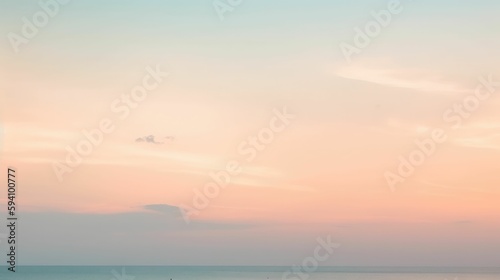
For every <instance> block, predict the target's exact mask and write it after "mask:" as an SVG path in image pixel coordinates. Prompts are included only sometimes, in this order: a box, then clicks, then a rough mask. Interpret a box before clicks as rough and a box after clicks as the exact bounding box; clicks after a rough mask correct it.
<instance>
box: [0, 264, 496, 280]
mask: <svg viewBox="0 0 500 280" xmlns="http://www.w3.org/2000/svg"><path fill="white" fill-rule="evenodd" d="M0 268H1V270H0V279H2V280H3V279H5V280H10V279H12V280H165V279H166V280H170V279H172V280H195V279H196V280H222V279H228V280H229V279H231V280H257V279H259V280H260V279H262V280H500V269H498V268H436V267H433V268H402V267H395V268H389V267H383V268H382V267H319V268H316V269H310V272H306V271H304V270H301V271H300V272H298V273H294V272H293V270H292V269H291V267H278V266H20V267H16V272H11V271H8V270H7V267H0ZM287 272H288V273H287Z"/></svg>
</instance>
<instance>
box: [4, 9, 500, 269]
mask: <svg viewBox="0 0 500 280" xmlns="http://www.w3.org/2000/svg"><path fill="white" fill-rule="evenodd" d="M388 2H390V1H385V0H363V1H331V0H330V1H327V0H309V1H298V0H287V1H285V0H274V1H269V0H252V1H243V2H242V4H241V5H238V6H236V7H234V8H233V10H232V11H231V12H227V13H225V14H224V19H223V20H221V19H220V18H219V16H218V14H217V12H216V10H215V8H214V6H213V3H212V1H211V0H204V1H200V0H198V1H195V0H192V1H181V0H175V1H174V0H168V1H159V0H148V1H123V0H120V1H118V0H113V1H111V0H110V1H97V0H91V1H83V0H73V1H69V3H68V4H66V5H61V6H60V10H59V11H58V12H57V14H56V15H55V16H54V17H52V18H50V21H49V23H48V24H47V25H46V26H44V27H43V28H40V29H39V31H38V32H37V34H36V36H34V37H33V38H30V39H29V42H28V43H26V44H23V45H21V46H20V47H19V52H17V53H16V52H14V49H13V47H12V45H11V43H10V41H9V39H8V34H9V33H10V32H14V33H17V34H21V28H22V26H23V17H27V18H28V19H31V18H32V16H33V14H35V13H36V12H38V11H40V10H41V8H40V6H39V5H38V4H37V3H38V2H37V1H28V0H16V1H2V2H1V4H0V18H1V25H0V34H2V36H3V39H2V40H1V41H0V61H1V67H0V71H1V73H0V98H1V100H0V110H1V116H0V118H1V126H0V127H1V129H2V138H3V139H2V142H1V148H2V153H1V157H0V164H1V166H2V171H1V172H0V173H1V176H2V182H5V175H6V174H4V173H6V172H5V170H6V167H7V166H14V167H15V168H16V169H17V170H18V176H19V178H18V180H19V190H18V203H19V210H18V211H19V216H20V223H21V224H20V227H19V240H20V243H21V245H20V246H19V255H20V256H21V257H20V260H21V262H22V264H110V265H114V264H122V265H126V264H136V265H140V264H145V265H156V264H158V265H285V266H289V265H293V264H297V263H299V262H300V261H301V260H302V259H303V258H304V257H307V256H309V255H311V254H312V251H313V249H314V247H315V244H316V243H315V242H316V238H317V237H324V236H327V235H331V237H332V239H333V240H335V241H336V242H338V243H340V244H341V247H339V248H338V249H336V252H335V253H334V254H333V255H332V257H331V258H330V259H329V260H328V261H326V262H324V263H322V265H355V266H364V265H367V266H377V265H381V266H413V265H415V266H424V265H433V266H498V264H499V261H500V203H498V201H499V200H500V172H498V167H499V166H500V113H499V112H500V111H499V108H500V96H498V95H500V90H499V89H498V88H500V85H498V82H496V84H497V89H496V91H495V89H493V91H492V92H491V93H492V94H491V96H490V97H489V98H487V99H485V100H482V101H480V104H479V106H478V108H477V109H475V110H474V111H473V112H470V116H468V117H467V118H462V119H460V121H461V123H460V124H459V125H458V124H457V123H456V122H455V121H453V122H451V121H450V119H446V118H444V117H443V115H444V114H445V112H447V110H449V109H450V108H451V109H453V108H454V107H453V106H454V104H462V103H463V101H464V100H466V99H465V98H466V97H467V96H470V95H471V94H474V91H475V89H476V87H477V86H478V85H479V84H480V82H479V79H480V77H490V78H491V79H492V80H493V81H500V71H499V69H500V68H499V65H500V55H499V50H500V36H498V35H499V32H500V17H499V16H498V12H499V11H500V2H499V1H494V0H477V1H462V0H460V1H452V0H442V1H430V0H419V1H409V0H407V1H406V0H401V3H400V5H401V7H402V9H403V10H402V11H401V12H400V13H399V14H397V15H392V19H391V22H390V24H388V25H387V27H383V28H382V29H381V31H380V33H379V34H377V35H376V36H375V37H374V38H372V39H371V41H370V43H369V44H368V46H366V47H364V48H362V49H361V50H360V52H359V53H358V54H355V55H353V56H352V57H351V61H350V62H349V61H347V60H346V59H345V57H344V55H343V53H342V51H341V49H340V47H339V46H340V44H341V43H343V42H344V43H349V44H354V37H355V35H356V32H355V28H356V27H359V28H364V26H365V25H366V24H367V23H368V22H370V21H372V20H373V17H372V15H371V12H372V11H375V12H378V11H380V10H382V9H387V5H388ZM437 2H438V3H437ZM157 65H159V67H160V68H161V70H162V71H165V72H168V73H169V76H168V77H166V78H164V79H163V81H162V82H161V83H160V84H159V85H158V87H157V88H156V89H154V90H152V91H151V92H149V94H148V95H147V98H145V99H144V100H143V101H142V102H140V103H139V104H138V105H137V107H136V108H134V109H132V110H131V111H130V114H129V115H128V116H127V117H126V118H123V119H121V118H120V117H119V115H118V114H116V113H115V112H113V110H112V108H111V107H112V104H113V102H114V101H115V100H117V98H118V99H119V98H120V97H121V96H122V95H123V94H126V95H127V94H130V92H131V89H132V88H134V87H136V86H138V85H140V84H141V81H142V79H143V77H144V76H145V75H146V74H147V73H148V72H147V70H146V68H147V67H152V68H155V67H156V66H157ZM483 89H484V88H483ZM283 108H286V110H287V111H288V112H289V113H291V114H293V115H294V119H293V120H292V121H291V122H290V124H289V125H288V126H286V128H285V129H284V130H283V131H281V132H279V133H276V134H275V135H274V138H273V140H272V141H271V142H270V143H269V144H266V145H265V148H264V149H263V150H262V151H258V152H257V154H256V157H255V159H252V160H247V156H246V155H242V154H241V153H240V152H239V151H238V147H239V145H240V144H241V143H242V142H243V141H248V140H247V139H248V137H252V136H254V135H257V134H258V133H259V132H260V131H262V129H265V128H267V127H268V125H269V122H270V120H271V119H272V118H273V116H274V115H275V113H274V112H273V110H279V111H281V110H283ZM454 116H455V117H456V116H457V114H455V115H454ZM448 117H451V115H450V116H448ZM106 118H107V119H110V120H111V121H112V122H113V124H114V125H115V130H114V131H113V132H112V133H109V134H106V135H105V136H104V141H103V143H102V144H101V145H98V146H97V147H95V149H94V150H93V151H92V153H91V154H90V155H88V156H85V157H84V160H83V163H82V164H81V165H79V166H77V167H75V168H73V172H70V173H65V174H64V180H63V181H59V180H58V178H57V176H56V174H55V172H54V167H53V165H54V162H60V163H64V162H65V157H66V155H67V151H66V148H67V147H68V146H69V147H75V146H76V145H77V143H79V142H80V141H82V139H85V136H84V135H83V134H82V131H83V130H87V131H88V130H92V129H95V128H97V127H99V123H100V122H101V121H102V120H103V119H106ZM454 120H456V119H454ZM453 125H456V126H453ZM434 129H443V131H445V133H446V135H447V140H446V141H445V142H444V143H440V144H437V145H436V150H435V153H434V154H433V155H432V156H430V157H429V158H427V159H426V160H425V162H424V164H422V165H421V166H418V167H416V168H415V171H414V173H413V174H412V175H411V176H410V177H408V178H407V179H406V180H405V181H404V182H402V183H400V184H398V185H397V186H396V187H395V191H391V188H390V187H389V186H388V183H387V181H386V178H385V177H384V174H386V172H394V173H396V174H397V169H398V165H399V159H398V158H399V157H400V156H403V157H406V158H407V157H408V155H409V154H410V153H411V152H412V151H414V150H415V149H416V145H415V143H414V142H415V140H416V139H418V140H420V141H421V140H422V139H426V138H429V137H430V135H431V133H432V131H433V130H434ZM149 135H153V136H154V139H155V140H154V141H156V142H163V143H162V144H159V143H151V142H152V141H146V139H145V138H144V137H147V136H149ZM139 138H141V139H143V140H142V141H138V139H139ZM148 139H149V140H151V139H153V138H148ZM230 160H236V161H238V162H239V163H241V168H242V172H241V174H239V175H237V176H233V177H232V178H231V183H230V184H229V185H228V186H227V187H226V188H224V189H222V190H221V191H220V193H219V195H218V196H216V197H215V198H213V199H211V200H210V205H209V206H208V207H207V208H206V209H203V210H201V211H200V213H199V215H193V216H191V218H192V222H191V223H190V224H186V223H185V222H184V219H183V218H182V216H181V211H180V210H179V207H181V206H182V205H191V204H192V199H193V196H194V195H195V191H194V190H196V189H197V190H202V189H203V187H204V185H205V184H206V183H208V182H211V180H212V179H211V177H210V175H209V174H210V173H211V172H218V171H220V170H224V169H225V166H226V163H227V162H228V161H230ZM5 194H6V191H5V190H4V188H2V192H1V195H0V198H1V200H0V202H1V205H0V206H1V208H2V212H1V213H2V215H3V216H1V218H2V220H5V219H4V217H5V209H6V201H7V200H6V197H5ZM4 231H5V228H3V229H2V230H0V234H2V233H4ZM0 249H1V250H0V251H1V252H4V251H5V250H4V249H6V243H5V242H1V243H0ZM3 258H5V256H4V254H2V260H3Z"/></svg>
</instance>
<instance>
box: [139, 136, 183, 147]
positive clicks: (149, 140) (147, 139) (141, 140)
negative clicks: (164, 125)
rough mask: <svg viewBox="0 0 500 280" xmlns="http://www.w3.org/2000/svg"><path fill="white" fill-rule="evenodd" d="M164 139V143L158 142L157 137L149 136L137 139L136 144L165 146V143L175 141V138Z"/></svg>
mask: <svg viewBox="0 0 500 280" xmlns="http://www.w3.org/2000/svg"><path fill="white" fill-rule="evenodd" d="M163 139H164V141H163V142H160V141H156V136H154V135H148V136H144V137H139V138H137V139H135V142H136V143H151V144H157V145H159V144H165V141H174V140H175V137H174V136H167V137H163Z"/></svg>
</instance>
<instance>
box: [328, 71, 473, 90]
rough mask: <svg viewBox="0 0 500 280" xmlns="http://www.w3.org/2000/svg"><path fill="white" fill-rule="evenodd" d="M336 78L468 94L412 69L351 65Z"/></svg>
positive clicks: (339, 72) (396, 86)
mask: <svg viewBox="0 0 500 280" xmlns="http://www.w3.org/2000/svg"><path fill="white" fill-rule="evenodd" d="M335 74H336V75H337V76H338V77H341V78H345V79H350V80H356V81H362V82H367V83H373V84H378V85H382V86H388V87H395V88H405V89H411V90H418V91H425V92H439V93H446V94H450V93H465V92H470V89H466V88H464V87H463V86H460V85H458V84H456V83H453V82H450V81H445V80H444V79H442V78H440V77H436V76H431V75H428V74H425V73H423V72H422V71H418V70H412V69H390V68H376V67H366V66H359V65H351V66H347V67H344V68H340V69H338V70H337V71H336V72H335Z"/></svg>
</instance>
